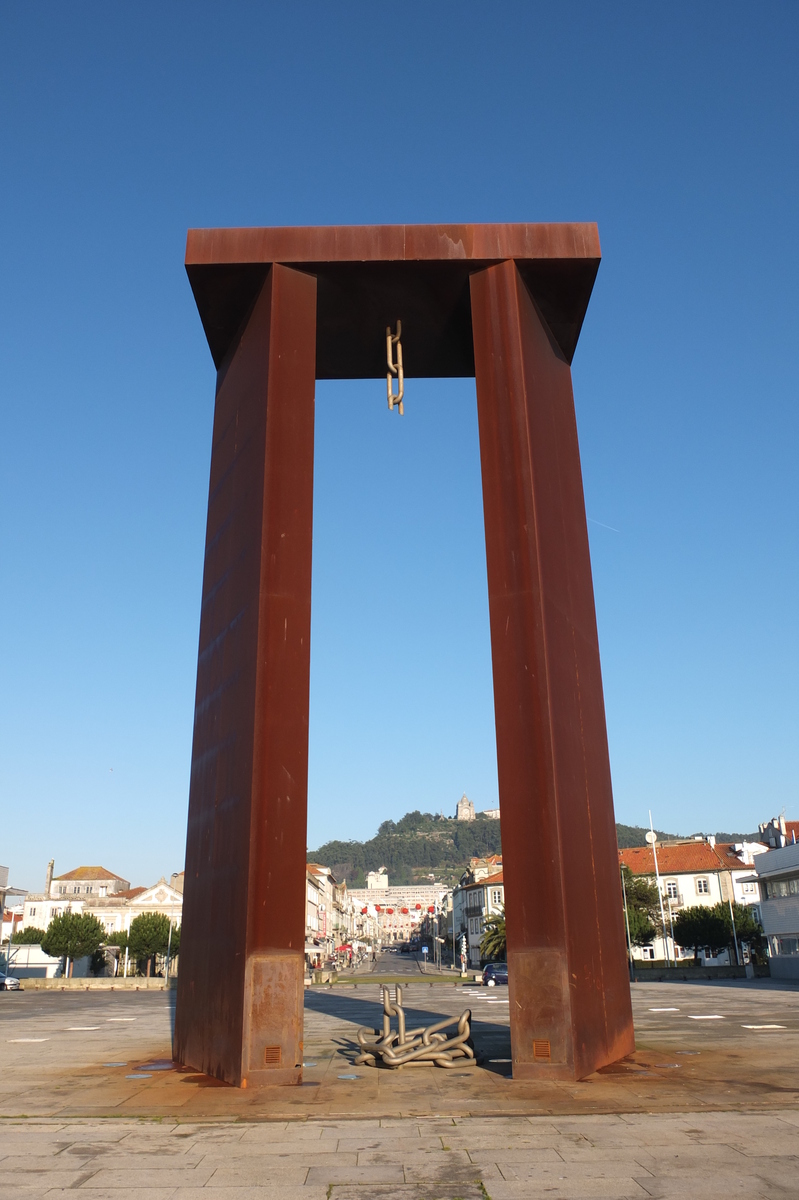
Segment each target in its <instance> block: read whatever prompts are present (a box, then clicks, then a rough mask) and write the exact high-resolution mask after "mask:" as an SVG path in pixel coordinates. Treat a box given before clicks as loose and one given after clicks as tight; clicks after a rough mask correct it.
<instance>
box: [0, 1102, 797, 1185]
mask: <svg viewBox="0 0 799 1200" xmlns="http://www.w3.org/2000/svg"><path fill="white" fill-rule="evenodd" d="M797 1125H799V1113H797V1112H796V1111H795V1110H784V1111H780V1110H776V1111H773V1112H770V1113H768V1114H763V1113H759V1114H748V1113H703V1114H702V1115H699V1116H698V1115H696V1114H655V1115H651V1114H649V1115H647V1114H634V1115H626V1116H620V1115H614V1116H605V1117H599V1116H594V1117H563V1118H556V1119H553V1118H547V1117H516V1118H509V1117H500V1118H497V1117H480V1118H477V1117H466V1118H450V1119H444V1118H431V1119H426V1120H420V1119H418V1118H417V1119H412V1118H407V1119H404V1120H395V1119H390V1118H384V1119H382V1120H369V1119H357V1120H352V1121H307V1122H302V1123H287V1122H267V1123H259V1124H253V1123H229V1122H225V1123H221V1122H213V1123H208V1124H203V1125H197V1124H177V1123H173V1122H163V1123H156V1122H148V1121H118V1120H111V1121H87V1122H73V1123H66V1122H35V1121H25V1122H20V1121H12V1122H5V1123H4V1124H3V1125H2V1128H1V1129H0V1137H1V1138H2V1145H1V1147H0V1197H2V1198H3V1200H12V1198H14V1200H16V1198H18V1197H37V1198H38V1197H47V1198H48V1200H50V1198H54V1197H58V1196H62V1197H64V1198H66V1197H67V1196H73V1195H74V1194H75V1193H76V1192H80V1193H81V1195H82V1196H85V1197H86V1200H112V1198H113V1200H145V1198H146V1200H201V1198H202V1200H215V1198H216V1200H250V1198H252V1200H256V1198H259V1200H272V1198H274V1200H356V1198H357V1200H456V1198H457V1197H460V1198H461V1200H480V1198H482V1200H486V1198H489V1200H516V1198H517V1197H534V1196H547V1197H551V1198H555V1200H558V1198H564V1200H566V1198H572V1197H579V1198H582V1197H594V1196H601V1197H642V1198H646V1197H659V1198H663V1200H666V1198H671V1197H675V1198H676V1197H680V1198H681V1200H682V1198H683V1197H691V1198H692V1200H704V1198H705V1197H732V1196H739V1195H741V1196H742V1195H746V1196H747V1197H748V1198H749V1200H757V1198H760V1197H763V1198H768V1200H778V1198H779V1200H784V1198H785V1197H788V1196H791V1197H792V1196H796V1194H797V1167H798V1166H799V1130H798V1129H797Z"/></svg>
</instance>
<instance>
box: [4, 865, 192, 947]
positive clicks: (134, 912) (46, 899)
mask: <svg viewBox="0 0 799 1200" xmlns="http://www.w3.org/2000/svg"><path fill="white" fill-rule="evenodd" d="M172 878H173V880H174V879H176V876H173V877H172ZM45 888H46V890H45V891H44V892H29V893H28V895H27V896H26V897H25V900H24V903H23V919H22V923H21V925H20V928H21V929H27V928H30V927H31V926H32V927H33V928H35V929H47V926H48V925H49V924H50V922H51V921H52V919H53V917H57V916H62V915H63V914H64V913H65V912H73V913H91V914H92V915H93V916H95V917H97V919H98V920H99V921H100V922H101V924H102V925H104V926H105V929H106V932H107V933H109V934H112V933H123V932H127V931H128V930H129V929H130V924H131V921H133V920H134V919H135V918H136V917H137V916H139V915H140V914H141V913H145V912H154V913H163V914H164V915H165V916H167V917H168V918H169V920H170V921H171V923H172V924H173V925H175V926H178V925H180V923H181V914H182V911H183V893H182V891H179V890H178V889H177V888H176V887H174V886H173V884H172V883H167V881H166V879H165V878H163V877H162V878H161V879H159V881H158V882H157V883H155V884H153V886H152V887H148V888H144V887H136V888H131V886H130V882H129V880H127V879H123V878H122V876H121V875H115V874H114V873H113V872H112V871H107V870H106V869H105V867H77V868H76V869H75V870H74V871H69V872H67V874H66V875H59V876H55V877H54V876H53V863H52V862H50V863H49V864H48V868H47V878H46V880H45Z"/></svg>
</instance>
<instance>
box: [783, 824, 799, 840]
mask: <svg viewBox="0 0 799 1200" xmlns="http://www.w3.org/2000/svg"><path fill="white" fill-rule="evenodd" d="M792 834H794V835H795V836H796V840H797V842H799V821H786V822H785V836H786V837H787V839H788V841H789V842H790V841H792V840H793V839H792V837H791V835H792Z"/></svg>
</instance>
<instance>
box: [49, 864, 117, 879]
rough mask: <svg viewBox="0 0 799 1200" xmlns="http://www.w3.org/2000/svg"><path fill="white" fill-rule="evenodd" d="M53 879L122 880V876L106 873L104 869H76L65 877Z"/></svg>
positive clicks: (59, 876) (110, 872)
mask: <svg viewBox="0 0 799 1200" xmlns="http://www.w3.org/2000/svg"><path fill="white" fill-rule="evenodd" d="M55 879H56V880H58V881H59V882H60V881H61V880H64V879H75V880H78V879H91V880H94V879H122V876H121V875H115V874H114V873H113V871H106V869H105V867H76V868H75V870H74V871H67V873H66V875H56V876H55ZM125 882H127V881H126V880H123V883H125Z"/></svg>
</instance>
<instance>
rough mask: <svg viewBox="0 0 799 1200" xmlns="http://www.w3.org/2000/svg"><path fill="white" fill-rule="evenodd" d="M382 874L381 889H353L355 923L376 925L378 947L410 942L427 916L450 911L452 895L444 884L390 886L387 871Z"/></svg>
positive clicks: (368, 887)
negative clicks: (449, 899)
mask: <svg viewBox="0 0 799 1200" xmlns="http://www.w3.org/2000/svg"><path fill="white" fill-rule="evenodd" d="M370 874H372V872H370ZM381 874H382V876H383V878H384V879H385V883H384V884H383V883H381V884H380V886H379V888H375V887H373V886H372V887H370V886H367V887H365V888H351V889H350V896H351V897H352V901H353V904H354V906H355V916H356V920H358V919H362V920H368V921H371V922H373V924H374V930H375V937H376V940H377V942H378V944H380V945H384V946H385V945H391V944H393V943H396V942H407V941H410V940H411V938H413V937H414V936H415V935H416V934H417V933H418V932H419V929H420V927H421V923H422V918H423V917H424V916H425V915H426V914H429V915H436V914H439V913H443V912H445V911H446V910H447V905H448V900H447V897H448V895H449V892H448V889H447V888H446V887H445V886H444V885H443V884H437V883H430V884H420V883H411V884H407V885H405V886H398V887H391V886H389V882H388V875H387V874H385V868H381ZM367 885H368V877H367Z"/></svg>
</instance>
